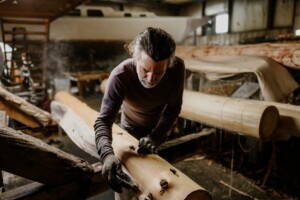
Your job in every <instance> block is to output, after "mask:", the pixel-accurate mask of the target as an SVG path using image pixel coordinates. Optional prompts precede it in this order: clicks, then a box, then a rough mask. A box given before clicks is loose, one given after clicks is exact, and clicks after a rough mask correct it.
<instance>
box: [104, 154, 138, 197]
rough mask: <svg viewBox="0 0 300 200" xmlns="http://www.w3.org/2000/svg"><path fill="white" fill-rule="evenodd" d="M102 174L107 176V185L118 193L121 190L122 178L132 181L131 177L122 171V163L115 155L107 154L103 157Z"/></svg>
mask: <svg viewBox="0 0 300 200" xmlns="http://www.w3.org/2000/svg"><path fill="white" fill-rule="evenodd" d="M102 176H104V177H106V178H107V182H108V185H109V186H110V187H111V189H112V190H114V191H116V192H118V193H121V192H122V180H123V181H125V182H131V181H132V179H131V178H130V177H129V176H128V175H127V174H125V173H124V172H123V171H122V164H121V162H120V160H119V159H118V158H117V157H116V156H115V155H108V156H107V157H106V158H105V160H104V164H103V168H102ZM132 182H133V181H132Z"/></svg>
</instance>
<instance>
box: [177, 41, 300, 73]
mask: <svg viewBox="0 0 300 200" xmlns="http://www.w3.org/2000/svg"><path fill="white" fill-rule="evenodd" d="M176 55H177V56H179V57H182V58H183V59H186V58H199V57H206V56H213V55H227V56H229V55H251V56H266V57H269V58H272V59H273V60H275V61H276V62H278V63H281V64H283V65H285V66H287V67H292V68H296V69H300V45H299V44H296V43H292V44H270V43H264V44H253V45H231V46H197V47H195V46H178V47H177V48H176Z"/></svg>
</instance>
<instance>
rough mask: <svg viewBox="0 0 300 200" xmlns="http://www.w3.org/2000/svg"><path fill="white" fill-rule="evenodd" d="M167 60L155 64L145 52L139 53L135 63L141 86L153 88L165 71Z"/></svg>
mask: <svg viewBox="0 0 300 200" xmlns="http://www.w3.org/2000/svg"><path fill="white" fill-rule="evenodd" d="M167 64H168V59H165V60H162V61H158V62H155V61H154V60H153V59H152V58H151V57H150V56H148V55H147V54H146V53H145V52H141V54H140V56H139V58H138V59H137V62H136V65H137V66H136V70H137V74H138V78H139V80H140V82H141V84H142V85H143V86H144V87H145V88H154V87H155V86H156V85H157V84H158V83H159V82H160V80H161V79H162V77H163V76H164V74H165V72H166V70H167Z"/></svg>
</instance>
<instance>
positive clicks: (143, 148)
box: [137, 137, 157, 154]
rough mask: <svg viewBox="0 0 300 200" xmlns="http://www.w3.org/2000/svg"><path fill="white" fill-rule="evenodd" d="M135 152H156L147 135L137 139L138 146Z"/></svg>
mask: <svg viewBox="0 0 300 200" xmlns="http://www.w3.org/2000/svg"><path fill="white" fill-rule="evenodd" d="M137 152H138V153H139V154H151V153H155V154H157V149H156V146H155V145H154V143H153V142H152V140H151V139H150V138H149V137H143V138H141V139H140V140H139V148H138V150H137Z"/></svg>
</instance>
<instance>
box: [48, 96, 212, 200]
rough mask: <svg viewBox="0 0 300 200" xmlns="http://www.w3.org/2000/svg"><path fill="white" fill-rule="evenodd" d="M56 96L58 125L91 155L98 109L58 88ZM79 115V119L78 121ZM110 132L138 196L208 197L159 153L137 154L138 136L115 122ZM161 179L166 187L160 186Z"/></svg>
mask: <svg viewBox="0 0 300 200" xmlns="http://www.w3.org/2000/svg"><path fill="white" fill-rule="evenodd" d="M55 100H56V102H53V104H51V108H52V110H53V114H54V118H55V119H57V120H58V123H59V125H61V126H62V128H63V129H64V130H65V131H66V133H67V134H68V135H69V137H70V138H71V139H72V140H73V141H74V142H75V143H76V144H78V146H79V147H81V148H82V149H84V150H86V151H87V152H92V153H91V154H92V155H95V154H97V153H96V148H95V142H94V144H93V146H90V145H92V143H91V141H94V139H95V135H94V131H93V125H94V122H95V120H96V118H97V116H98V112H97V111H95V110H93V109H91V108H90V107H88V106H87V105H86V104H84V103H82V102H81V101H79V100H78V99H76V98H75V97H73V96H71V95H70V94H68V93H66V92H58V93H57V94H56V95H55ZM55 113H56V114H55ZM79 119H81V120H80V121H78V120H79ZM79 122H80V123H79ZM112 132H113V144H112V145H113V148H114V152H115V155H116V156H117V157H118V158H119V159H121V160H122V162H123V164H124V166H125V168H126V169H127V171H128V172H129V174H130V175H131V176H132V178H133V179H134V180H135V182H137V183H138V185H139V187H140V189H141V193H139V194H138V196H139V198H142V199H145V198H149V197H150V196H152V197H153V198H154V199H166V200H168V199H170V200H171V199H172V200H173V199H186V200H188V199H199V200H200V199H211V196H210V195H209V193H208V192H207V191H206V190H205V189H203V188H202V187H201V186H199V185H198V184H197V183H195V182H194V181H192V180H191V179H189V178H188V177H187V176H186V175H185V174H183V173H182V172H180V171H179V170H178V169H176V168H175V167H173V166H172V165H171V164H169V163H168V162H167V161H165V160H164V159H162V158H161V157H159V156H158V155H154V154H151V155H140V154H138V153H137V152H136V150H137V146H138V141H137V139H135V138H134V137H132V136H131V135H129V134H128V133H127V132H126V131H124V130H123V129H121V128H120V127H119V126H117V125H116V124H114V125H113V130H112ZM83 133H84V134H83ZM82 140H87V141H88V142H87V143H85V144H87V145H85V146H83V145H84V144H83V142H82ZM174 171H176V173H174ZM162 182H164V183H165V185H167V187H164V186H161V185H162Z"/></svg>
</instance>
